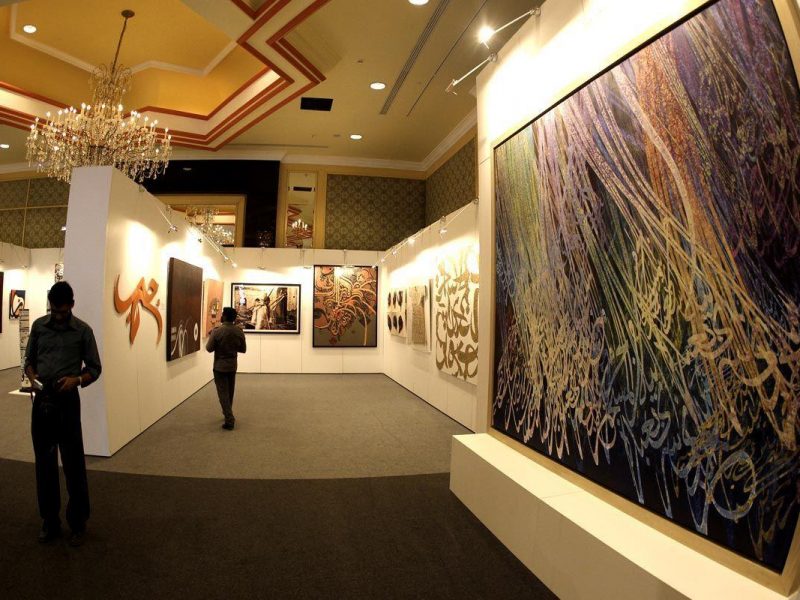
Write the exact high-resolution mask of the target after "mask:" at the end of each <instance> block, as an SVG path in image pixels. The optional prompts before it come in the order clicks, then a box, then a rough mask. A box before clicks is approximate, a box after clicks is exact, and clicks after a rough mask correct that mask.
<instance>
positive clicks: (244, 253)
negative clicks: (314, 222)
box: [222, 248, 384, 373]
mask: <svg viewBox="0 0 800 600" xmlns="http://www.w3.org/2000/svg"><path fill="white" fill-rule="evenodd" d="M230 255H231V258H232V261H233V262H235V263H236V265H237V266H236V267H233V266H231V265H226V266H225V270H224V271H223V272H222V275H223V284H224V285H223V293H224V304H225V306H230V305H231V296H230V294H231V284H232V283H254V284H267V283H270V284H281V283H292V284H299V285H300V286H301V288H300V333H299V334H290V333H246V334H245V335H246V338H247V353H246V354H243V355H240V356H239V372H241V373H380V372H382V371H383V332H382V330H381V328H380V326H379V327H378V342H377V347H375V348H314V347H313V344H312V333H313V329H314V297H313V290H314V268H313V267H314V265H315V264H316V265H344V264H348V265H363V266H372V265H374V264H376V263H378V253H377V252H371V251H347V252H345V251H343V250H306V251H303V250H299V249H294V248H264V249H263V250H261V249H255V248H236V249H235V250H232V251H231V253H230ZM378 277H379V282H378V294H379V295H380V292H381V289H382V287H383V281H384V275H383V269H382V268H379V269H378ZM379 325H380V324H379Z"/></svg>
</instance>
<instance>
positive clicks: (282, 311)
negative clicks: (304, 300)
mask: <svg viewBox="0 0 800 600" xmlns="http://www.w3.org/2000/svg"><path fill="white" fill-rule="evenodd" d="M231 299H232V303H233V307H234V308H235V309H236V324H237V325H238V326H239V327H240V328H241V329H243V330H244V331H245V332H246V333H300V286H299V285H297V284H294V283H278V284H275V283H234V284H231Z"/></svg>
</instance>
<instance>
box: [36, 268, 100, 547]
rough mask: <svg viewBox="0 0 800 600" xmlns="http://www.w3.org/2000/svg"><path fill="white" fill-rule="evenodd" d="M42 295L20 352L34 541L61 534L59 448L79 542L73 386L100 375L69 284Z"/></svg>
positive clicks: (79, 435)
mask: <svg viewBox="0 0 800 600" xmlns="http://www.w3.org/2000/svg"><path fill="white" fill-rule="evenodd" d="M47 299H48V300H49V301H50V314H49V315H47V316H44V317H41V318H39V319H36V321H34V323H33V326H32V327H31V332H30V337H29V338H28V348H27V352H26V355H25V374H26V375H27V376H28V378H29V379H30V380H31V383H32V384H33V386H34V390H35V391H34V398H33V411H32V415H31V437H32V438H33V451H34V454H35V455H36V493H37V496H38V499H39V514H40V515H41V517H42V521H43V523H42V530H41V531H40V533H39V541H40V542H49V541H51V540H53V539H55V538H57V537H58V536H60V535H61V519H60V518H59V512H60V510H61V496H60V486H59V483H58V452H59V450H60V451H61V462H62V464H63V466H64V478H65V479H66V480H67V492H68V494H69V502H68V503H67V522H68V523H69V526H70V529H71V530H72V533H71V535H70V537H69V544H70V545H71V546H80V545H81V544H82V543H83V539H84V535H85V532H86V521H87V520H88V519H89V486H88V483H87V480H86V461H85V459H84V456H83V432H82V431H81V399H80V396H79V394H78V386H81V387H86V386H87V385H89V384H91V383H93V382H94V381H97V378H98V377H100V371H101V366H100V355H99V354H98V352H97V343H96V342H95V339H94V333H93V332H92V328H91V327H89V326H88V325H87V324H86V323H84V322H83V321H81V320H80V319H78V318H77V317H75V316H74V315H73V314H72V307H73V306H74V305H75V300H74V296H73V292H72V287H71V286H70V285H69V284H68V283H67V282H66V281H60V282H58V283H56V284H55V285H54V286H53V287H52V288H50V292H49V293H48V294H47Z"/></svg>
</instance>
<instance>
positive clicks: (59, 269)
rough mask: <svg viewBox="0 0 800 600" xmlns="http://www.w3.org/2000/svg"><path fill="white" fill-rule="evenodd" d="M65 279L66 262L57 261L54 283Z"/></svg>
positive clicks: (54, 269)
mask: <svg viewBox="0 0 800 600" xmlns="http://www.w3.org/2000/svg"><path fill="white" fill-rule="evenodd" d="M59 281H64V263H63V262H57V263H55V265H54V266H53V283H58V282H59Z"/></svg>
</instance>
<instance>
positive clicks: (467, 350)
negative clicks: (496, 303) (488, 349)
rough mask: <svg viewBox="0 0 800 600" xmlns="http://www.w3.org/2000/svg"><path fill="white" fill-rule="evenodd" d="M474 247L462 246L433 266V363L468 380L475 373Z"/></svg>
mask: <svg viewBox="0 0 800 600" xmlns="http://www.w3.org/2000/svg"><path fill="white" fill-rule="evenodd" d="M476 255H477V251H476V249H475V248H473V247H464V248H463V249H461V250H460V251H459V252H458V253H456V254H454V255H447V256H443V257H442V258H441V259H440V260H439V263H438V266H437V268H436V281H435V286H434V288H435V289H434V300H435V302H436V366H437V367H438V368H439V370H440V371H443V372H445V373H449V374H450V375H454V376H456V377H458V378H459V379H463V380H464V381H467V382H469V383H475V381H476V380H477V377H478V287H479V286H478V284H479V282H480V278H479V275H478V270H477V268H476V266H475V265H473V264H472V263H475V262H476Z"/></svg>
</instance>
